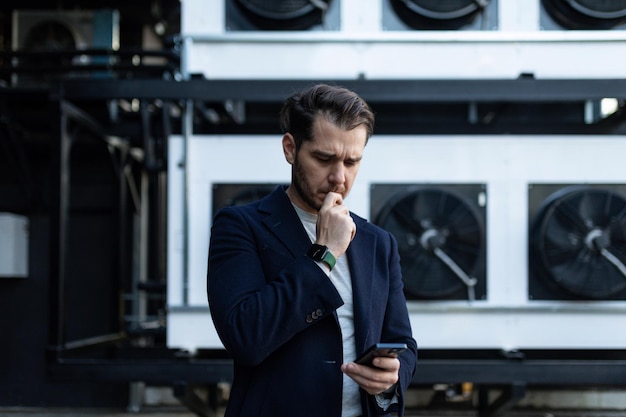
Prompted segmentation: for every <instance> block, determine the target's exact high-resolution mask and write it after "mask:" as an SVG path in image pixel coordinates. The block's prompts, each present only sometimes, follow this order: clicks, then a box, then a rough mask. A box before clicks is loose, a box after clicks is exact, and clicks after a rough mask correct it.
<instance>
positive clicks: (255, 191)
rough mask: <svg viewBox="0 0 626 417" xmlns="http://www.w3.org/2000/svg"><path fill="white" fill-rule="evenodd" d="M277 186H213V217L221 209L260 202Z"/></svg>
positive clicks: (248, 184) (234, 184)
mask: <svg viewBox="0 0 626 417" xmlns="http://www.w3.org/2000/svg"><path fill="white" fill-rule="evenodd" d="M277 186H278V184H250V183H246V184H236V183H233V184H213V208H212V210H213V216H215V214H216V213H217V212H218V211H219V210H220V209H221V208H223V207H227V206H241V205H244V204H248V203H252V202H253V201H257V200H260V199H261V198H263V197H265V196H266V195H268V194H269V193H271V192H272V191H274V189H275V188H276V187H277Z"/></svg>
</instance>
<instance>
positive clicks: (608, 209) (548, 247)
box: [529, 186, 626, 300]
mask: <svg viewBox="0 0 626 417" xmlns="http://www.w3.org/2000/svg"><path fill="white" fill-rule="evenodd" d="M529 255H530V256H529V261H530V265H529V267H530V271H531V273H532V274H534V278H533V279H532V280H531V282H530V284H529V291H530V296H531V297H532V298H533V299H553V298H556V297H555V296H554V294H558V293H559V292H558V291H556V290H557V289H558V290H560V294H563V295H560V296H558V297H559V298H562V299H593V300H600V299H606V300H610V299H626V199H625V198H624V197H623V195H620V194H619V193H618V192H616V191H614V190H611V189H608V188H606V187H605V188H603V187H591V186H569V187H564V188H562V189H560V190H558V191H556V192H554V193H553V194H551V195H550V196H549V197H548V198H547V199H545V202H544V203H543V205H542V206H541V207H540V209H539V211H538V213H537V214H536V215H535V219H534V222H533V223H532V224H531V228H530V236H529Z"/></svg>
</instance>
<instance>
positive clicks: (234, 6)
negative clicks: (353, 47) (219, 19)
mask: <svg viewBox="0 0 626 417" xmlns="http://www.w3.org/2000/svg"><path fill="white" fill-rule="evenodd" d="M225 9H226V29H227V30H229V31H250V30H259V31H267V30H299V31H301V30H338V29H339V0H289V1H283V0H271V1H268V0H226V3H225Z"/></svg>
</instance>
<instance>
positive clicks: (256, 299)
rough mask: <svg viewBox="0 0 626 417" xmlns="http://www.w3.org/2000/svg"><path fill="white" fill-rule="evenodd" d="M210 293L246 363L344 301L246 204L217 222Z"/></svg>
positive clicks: (221, 329)
mask: <svg viewBox="0 0 626 417" xmlns="http://www.w3.org/2000/svg"><path fill="white" fill-rule="evenodd" d="M207 274H208V275H207V291H208V299H209V305H210V310H211V316H212V319H213V322H214V324H215V327H216V329H217V332H218V334H219V336H220V338H221V340H222V343H224V346H225V348H226V349H227V350H228V352H229V353H230V354H231V355H232V356H233V358H234V359H235V360H236V361H238V362H239V363H240V364H242V365H249V366H254V365H258V364H259V363H261V362H262V361H263V360H264V359H265V358H267V357H268V356H269V355H270V354H271V353H272V352H274V351H275V350H276V349H278V348H279V347H281V346H282V345H283V344H285V343H286V342H287V341H289V340H290V339H291V338H292V337H294V335H296V334H297V333H299V332H301V331H303V330H304V329H306V328H307V327H308V326H311V325H313V324H315V323H316V321H317V320H319V319H321V318H324V317H326V316H328V315H331V314H333V312H334V311H335V310H336V309H337V308H338V307H339V306H341V305H342V304H343V300H342V299H341V297H340V296H339V294H338V292H337V290H336V289H335V287H334V286H333V284H332V283H331V282H330V280H329V279H328V277H327V276H326V274H325V273H324V272H323V271H322V270H321V269H320V268H319V266H318V265H316V264H315V262H314V261H313V260H311V259H309V258H308V257H306V256H305V255H304V254H302V255H296V256H294V255H292V253H291V252H290V251H289V250H288V249H287V248H285V247H284V246H283V244H282V242H281V241H280V240H278V239H276V238H275V237H274V236H273V235H272V234H271V233H270V232H269V231H268V230H267V229H266V228H265V227H264V225H262V224H260V222H259V221H258V219H256V218H254V216H252V215H251V214H250V213H248V212H246V211H245V210H241V209H240V208H236V207H230V208H227V209H223V210H221V211H220V212H219V213H218V214H217V215H216V217H215V219H214V221H213V226H212V230H211V239H210V249H209V259H208V273H207Z"/></svg>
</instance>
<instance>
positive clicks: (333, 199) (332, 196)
mask: <svg viewBox="0 0 626 417" xmlns="http://www.w3.org/2000/svg"><path fill="white" fill-rule="evenodd" d="M326 204H327V205H328V207H334V206H340V205H341V204H343V198H342V197H341V194H339V193H334V192H332V191H331V192H329V193H328V194H326V198H324V205H326Z"/></svg>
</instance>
